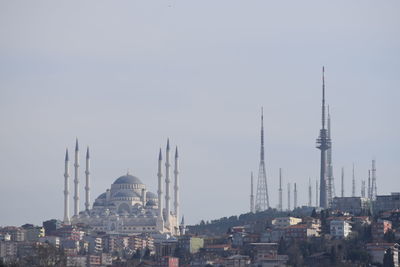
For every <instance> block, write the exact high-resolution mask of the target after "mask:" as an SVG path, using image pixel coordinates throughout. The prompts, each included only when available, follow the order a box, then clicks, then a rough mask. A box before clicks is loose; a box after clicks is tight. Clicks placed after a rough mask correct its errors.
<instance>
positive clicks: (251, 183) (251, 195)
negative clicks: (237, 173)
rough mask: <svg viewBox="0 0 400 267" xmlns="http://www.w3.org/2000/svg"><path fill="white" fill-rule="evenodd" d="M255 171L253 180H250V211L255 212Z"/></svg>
mask: <svg viewBox="0 0 400 267" xmlns="http://www.w3.org/2000/svg"><path fill="white" fill-rule="evenodd" d="M253 188H254V185H253V172H251V182H250V212H252V213H254V212H255V210H254V192H253Z"/></svg>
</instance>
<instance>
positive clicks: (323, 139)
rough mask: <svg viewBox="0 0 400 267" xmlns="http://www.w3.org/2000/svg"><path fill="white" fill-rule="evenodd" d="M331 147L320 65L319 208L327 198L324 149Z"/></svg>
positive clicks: (323, 71) (323, 82)
mask: <svg viewBox="0 0 400 267" xmlns="http://www.w3.org/2000/svg"><path fill="white" fill-rule="evenodd" d="M330 147H331V140H330V139H329V137H328V132H327V130H326V129H325V68H324V67H322V129H321V130H320V132H319V137H318V139H317V148H318V149H319V150H321V167H320V169H321V172H320V193H319V206H320V207H321V208H324V209H325V208H327V207H328V198H327V194H326V193H327V184H326V180H327V168H326V167H327V160H326V159H327V157H326V156H327V155H326V151H327V150H328V149H329V148H330Z"/></svg>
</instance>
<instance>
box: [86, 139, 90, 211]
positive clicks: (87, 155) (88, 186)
mask: <svg viewBox="0 0 400 267" xmlns="http://www.w3.org/2000/svg"><path fill="white" fill-rule="evenodd" d="M89 169H90V155H89V147H88V148H87V150H86V170H85V175H86V186H85V210H86V211H88V210H89V209H90V181H89V178H90V171H89Z"/></svg>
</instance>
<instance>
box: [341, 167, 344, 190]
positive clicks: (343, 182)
mask: <svg viewBox="0 0 400 267" xmlns="http://www.w3.org/2000/svg"><path fill="white" fill-rule="evenodd" d="M341 197H344V167H342V190H341Z"/></svg>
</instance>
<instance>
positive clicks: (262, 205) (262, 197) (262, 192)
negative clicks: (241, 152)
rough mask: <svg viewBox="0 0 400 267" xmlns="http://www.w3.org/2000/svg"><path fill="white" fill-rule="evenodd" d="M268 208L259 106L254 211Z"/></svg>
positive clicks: (262, 122) (262, 115)
mask: <svg viewBox="0 0 400 267" xmlns="http://www.w3.org/2000/svg"><path fill="white" fill-rule="evenodd" d="M268 208H269V199H268V187H267V174H266V171H265V161H264V112H263V109H262V108H261V150H260V167H259V170H258V181H257V195H256V211H263V210H266V209H268Z"/></svg>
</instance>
